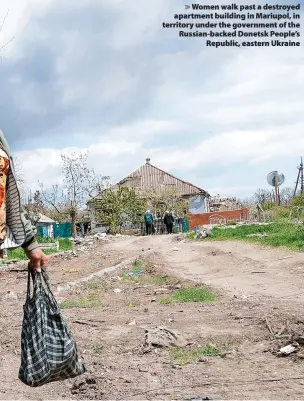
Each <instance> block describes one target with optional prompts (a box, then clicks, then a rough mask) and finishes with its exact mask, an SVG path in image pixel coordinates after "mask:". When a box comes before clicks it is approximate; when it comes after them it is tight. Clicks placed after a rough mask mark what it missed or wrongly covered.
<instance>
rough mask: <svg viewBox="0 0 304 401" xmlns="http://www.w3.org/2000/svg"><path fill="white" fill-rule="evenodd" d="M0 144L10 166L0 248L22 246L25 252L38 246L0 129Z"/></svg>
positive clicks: (6, 144)
mask: <svg viewBox="0 0 304 401" xmlns="http://www.w3.org/2000/svg"><path fill="white" fill-rule="evenodd" d="M0 146H1V147H2V148H3V150H4V151H5V152H6V153H7V155H8V157H9V159H10V168H9V172H8V176H7V184H6V228H7V237H6V239H5V241H4V243H3V244H1V247H0V248H2V249H3V248H17V247H20V246H21V247H22V248H23V249H24V250H25V251H26V252H29V251H32V250H33V249H35V248H38V247H39V245H38V243H37V241H36V239H35V233H34V231H33V228H32V224H31V222H30V221H29V220H27V219H26V217H25V214H24V210H23V208H22V206H21V199H20V193H19V190H18V186H17V182H16V174H15V170H14V162H13V159H12V154H11V151H10V149H9V146H8V143H7V141H6V139H5V137H4V135H3V133H2V131H1V130H0Z"/></svg>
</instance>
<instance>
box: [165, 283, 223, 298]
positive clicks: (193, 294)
mask: <svg viewBox="0 0 304 401" xmlns="http://www.w3.org/2000/svg"><path fill="white" fill-rule="evenodd" d="M172 298H173V300H174V301H176V302H213V301H216V296H215V294H214V293H213V292H212V291H211V290H210V288H208V287H207V286H204V287H194V288H182V289H181V290H178V291H175V292H174V293H173V294H172Z"/></svg>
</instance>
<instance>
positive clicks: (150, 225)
mask: <svg viewBox="0 0 304 401" xmlns="http://www.w3.org/2000/svg"><path fill="white" fill-rule="evenodd" d="M163 222H164V224H165V226H166V229H167V233H168V234H172V232H173V224H174V217H173V214H172V213H171V212H169V211H166V213H165V215H164V216H163ZM145 225H146V234H147V235H151V234H153V233H154V232H155V228H154V219H153V215H152V213H151V212H150V210H147V211H146V213H145Z"/></svg>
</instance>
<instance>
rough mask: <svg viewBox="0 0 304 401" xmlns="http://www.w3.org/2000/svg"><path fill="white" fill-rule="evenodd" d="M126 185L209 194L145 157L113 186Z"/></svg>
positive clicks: (191, 193) (140, 188) (147, 188)
mask: <svg viewBox="0 0 304 401" xmlns="http://www.w3.org/2000/svg"><path fill="white" fill-rule="evenodd" d="M124 185H128V186H131V187H135V188H138V189H139V190H141V191H145V190H149V189H155V190H156V191H159V192H162V191H163V192H165V191H166V190H168V189H176V190H178V191H180V192H181V194H182V195H184V196H186V195H196V194H204V195H207V196H209V194H208V193H207V192H206V191H205V190H204V189H202V188H199V187H197V186H195V185H193V184H191V183H189V182H186V181H183V180H181V179H179V178H177V177H175V176H174V175H172V174H170V173H166V172H165V171H163V170H161V169H160V168H158V167H155V166H153V165H152V164H151V163H150V159H146V163H145V164H144V165H143V166H141V167H139V168H138V169H137V170H135V171H134V172H133V173H131V174H130V175H128V176H127V177H126V178H124V179H123V180H121V181H119V182H118V183H117V184H116V185H115V186H124Z"/></svg>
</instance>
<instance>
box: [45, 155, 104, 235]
mask: <svg viewBox="0 0 304 401" xmlns="http://www.w3.org/2000/svg"><path fill="white" fill-rule="evenodd" d="M61 160H62V173H63V185H62V187H59V185H54V186H53V188H52V189H51V190H45V189H44V186H43V184H42V183H40V190H41V193H42V196H43V199H44V202H46V203H47V204H48V205H50V206H51V207H52V208H53V209H54V210H55V211H56V212H57V213H58V214H60V215H68V216H69V218H70V219H71V222H72V234H73V237H74V238H75V237H76V236H77V231H76V222H77V215H78V212H79V211H80V210H81V209H82V208H83V207H84V206H85V205H86V203H87V202H88V200H90V199H92V198H94V197H96V196H97V195H98V194H99V193H100V192H101V191H102V190H103V189H104V188H105V186H106V183H107V182H108V181H109V180H110V177H108V176H101V175H98V174H96V173H95V171H94V170H93V169H91V168H89V167H88V153H82V152H80V153H72V154H62V155H61Z"/></svg>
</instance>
